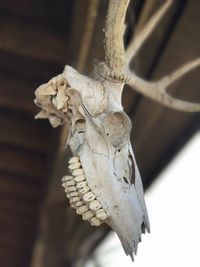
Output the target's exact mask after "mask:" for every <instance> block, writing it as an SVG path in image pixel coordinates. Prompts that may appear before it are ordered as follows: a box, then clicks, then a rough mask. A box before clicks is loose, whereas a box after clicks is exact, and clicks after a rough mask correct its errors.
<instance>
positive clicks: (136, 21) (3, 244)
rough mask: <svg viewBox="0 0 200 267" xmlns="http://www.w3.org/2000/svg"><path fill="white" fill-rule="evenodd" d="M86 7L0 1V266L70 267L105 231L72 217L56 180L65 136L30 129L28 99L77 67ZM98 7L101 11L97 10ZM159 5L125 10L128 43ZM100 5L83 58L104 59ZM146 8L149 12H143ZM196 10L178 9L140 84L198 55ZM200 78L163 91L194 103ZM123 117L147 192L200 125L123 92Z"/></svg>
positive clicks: (146, 50) (199, 98) (153, 1)
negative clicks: (128, 121) (66, 70)
mask: <svg viewBox="0 0 200 267" xmlns="http://www.w3.org/2000/svg"><path fill="white" fill-rule="evenodd" d="M90 2H91V1H89V0H85V1H80V0H75V1H67V0H57V1H48V0H20V1H15V0H0V266H2V267H28V266H32V267H68V266H71V264H72V263H74V261H76V260H78V259H79V260H80V259H81V258H83V257H89V256H90V254H91V253H92V251H93V249H94V248H95V247H96V246H97V245H98V244H99V242H100V241H101V240H102V238H103V237H104V236H105V235H106V233H107V232H108V231H109V229H108V228H107V227H106V226H103V227H99V228H97V229H96V228H93V227H91V226H90V225H89V224H88V223H86V222H83V221H82V220H81V219H80V217H79V216H78V215H76V214H75V212H74V211H73V210H71V209H70V208H69V205H68V202H67V200H66V198H65V194H64V192H63V189H62V187H61V185H60V184H61V183H60V179H61V177H62V175H63V174H64V173H66V171H67V164H66V163H67V156H68V154H69V151H66V152H63V151H62V153H60V150H59V145H60V144H62V142H61V138H62V136H63V133H64V134H65V132H64V131H62V136H61V131H60V129H52V127H51V126H50V125H49V123H48V122H47V121H45V120H37V121H35V120H34V115H35V114H36V113H37V111H38V109H37V107H36V106H35V105H34V104H33V99H34V90H35V89H36V88H37V86H39V85H40V84H41V83H44V82H46V81H48V80H49V79H50V78H51V77H52V76H55V75H57V74H59V73H61V72H62V70H63V66H64V65H65V64H68V65H72V66H73V67H76V66H77V65H78V62H79V58H80V53H81V52H80V51H81V47H82V40H83V38H84V32H85V27H86V20H87V15H88V8H89V4H90ZM97 2H98V1H97ZM163 2H164V1H161V0H148V1H147V0H146V1H143V0H135V1H132V2H131V4H130V7H129V10H128V14H127V25H128V27H127V33H126V38H125V42H126V44H127V43H128V41H129V40H130V36H132V35H133V34H134V28H135V26H136V27H138V28H139V27H142V26H143V25H144V22H145V21H146V20H147V18H148V17H149V16H150V15H151V14H152V13H153V11H154V10H156V9H157V8H158V7H159V6H160V4H161V3H163ZM107 3H108V1H106V0H101V1H99V8H98V13H97V20H96V24H95V28H94V33H93V36H92V41H91V44H90V53H89V56H88V58H87V62H86V64H85V66H84V68H83V73H85V74H88V73H91V71H92V68H93V64H94V59H96V60H98V61H101V60H103V59H104V51H103V34H104V33H103V30H102V29H103V28H104V22H105V15H106V9H107ZM147 3H150V4H149V6H148V7H147ZM199 10H200V1H199V0H188V1H185V0H177V1H174V4H173V6H172V7H171V9H170V10H169V12H168V13H167V15H166V16H165V18H164V19H163V20H162V22H161V23H159V25H158V27H157V29H156V30H155V31H154V33H153V35H152V37H151V38H150V39H149V40H148V41H147V43H146V44H145V45H144V47H143V48H142V49H141V51H140V53H139V55H138V56H137V58H136V60H135V61H134V63H133V68H134V70H135V71H136V72H137V73H138V74H140V75H141V76H142V77H146V78H147V79H157V78H159V77H162V76H163V75H165V74H167V73H170V72H171V71H173V70H175V69H176V68H177V67H179V66H181V65H182V64H184V63H186V62H188V61H190V60H192V59H195V58H197V57H198V56H199V54H200V46H199V43H200V27H199V26H200V18H199ZM199 85H200V83H199V69H197V70H195V71H193V72H191V73H190V74H188V75H187V76H185V77H184V78H183V79H181V80H180V81H177V82H176V83H174V84H173V86H171V88H169V89H170V90H171V92H172V94H173V95H174V96H176V97H179V98H181V99H185V100H188V101H196V102H200V90H199V89H200V88H199ZM123 103H124V107H125V111H126V112H127V113H128V115H129V116H130V118H131V120H132V122H133V130H132V134H131V141H132V143H133V146H134V150H135V154H136V158H137V161H138V165H139V168H140V171H141V174H142V178H143V183H144V187H145V189H147V188H148V186H150V185H151V183H152V182H153V180H154V179H155V178H156V176H157V175H158V174H159V172H160V171H162V170H163V168H164V167H165V166H166V165H167V164H168V163H169V161H170V160H172V159H173V157H174V156H175V154H176V153H177V152H178V151H179V150H180V149H181V148H182V147H183V146H184V144H185V143H186V142H187V141H188V140H189V138H190V137H191V136H192V135H193V134H194V133H195V131H197V130H198V129H199V128H198V127H199V125H200V117H199V115H198V114H186V113H184V112H179V111H175V110H170V109H169V108H166V107H162V106H161V105H160V104H157V103H154V102H152V101H151V100H149V99H146V98H145V97H143V96H141V95H139V94H137V93H135V92H134V91H133V90H131V89H130V88H128V87H126V88H125V90H124V93H123Z"/></svg>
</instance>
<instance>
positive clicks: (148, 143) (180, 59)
mask: <svg viewBox="0 0 200 267" xmlns="http://www.w3.org/2000/svg"><path fill="white" fill-rule="evenodd" d="M179 4H180V5H181V2H180V3H179ZM199 8H200V3H199V2H198V1H189V2H188V4H187V6H186V8H185V10H184V12H183V14H182V16H181V17H180V19H179V21H178V23H177V25H176V28H175V29H174V31H173V33H172V35H171V37H170V39H169V42H168V43H167V46H166V48H165V50H164V53H163V55H162V56H161V57H160V60H159V62H158V65H157V66H156V69H155V70H154V73H153V77H152V78H155V79H156V78H159V77H162V76H163V75H164V74H166V73H170V72H171V71H173V70H174V69H176V68H177V67H179V66H181V65H182V64H184V63H186V62H188V61H191V60H193V59H195V58H197V57H199V45H198V44H199V39H200V32H199V30H198V28H199V15H198V9H199ZM147 51H148V49H147ZM147 51H146V53H147ZM198 73H199V70H198V69H197V70H195V71H193V72H191V73H189V74H188V75H187V76H185V77H184V79H182V80H179V81H177V82H176V83H174V84H173V86H171V87H170V88H169V90H170V92H172V94H173V95H174V96H176V97H179V98H183V99H186V100H188V101H196V102H198V101H200V91H199V90H198V88H199V75H198ZM193 116H194V115H193V114H187V113H184V112H178V111H175V110H170V109H168V108H165V107H162V106H161V105H159V104H157V103H155V102H152V101H151V100H148V99H146V98H141V101H140V102H139V104H138V106H137V109H136V110H135V114H134V121H133V125H134V126H133V127H134V128H133V135H132V141H133V144H135V145H134V147H135V153H136V158H137V159H138V163H139V166H140V170H141V172H142V174H143V178H144V182H145V184H149V183H148V180H150V179H151V180H152V179H153V177H152V175H154V176H155V174H158V171H160V170H161V169H160V164H161V159H163V158H164V156H165V165H166V164H167V163H168V161H169V160H170V159H171V157H172V154H173V155H174V153H175V152H177V149H178V147H179V144H180V143H181V142H182V145H183V143H184V142H185V141H186V140H185V139H184V138H185V137H184V136H182V134H183V132H184V131H185V128H186V127H188V126H189V125H190V126H191V123H190V122H191V121H192V120H193ZM195 116H197V115H195ZM192 127H193V126H192ZM190 131H191V132H192V131H194V127H193V128H191V129H190ZM181 140H182V141H181ZM184 140H185V141H184ZM175 146H176V149H175ZM172 152H173V153H172ZM163 167H164V164H163V162H162V168H163ZM150 176H151V177H150Z"/></svg>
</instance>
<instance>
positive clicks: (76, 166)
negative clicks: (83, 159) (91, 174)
mask: <svg viewBox="0 0 200 267" xmlns="http://www.w3.org/2000/svg"><path fill="white" fill-rule="evenodd" d="M80 166H81V164H80V162H76V163H73V164H70V165H69V169H70V170H76V169H78V168H80Z"/></svg>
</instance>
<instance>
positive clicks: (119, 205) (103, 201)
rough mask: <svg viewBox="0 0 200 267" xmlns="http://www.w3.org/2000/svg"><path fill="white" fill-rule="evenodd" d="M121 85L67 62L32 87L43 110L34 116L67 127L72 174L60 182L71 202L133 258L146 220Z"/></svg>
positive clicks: (54, 124) (146, 222)
mask: <svg viewBox="0 0 200 267" xmlns="http://www.w3.org/2000/svg"><path fill="white" fill-rule="evenodd" d="M123 85H124V84H123V83H122V82H116V81H115V82H114V81H113V80H107V79H104V78H99V80H93V79H90V78H88V77H86V76H83V75H81V74H79V73H78V72H77V71H76V70H74V69H73V68H71V67H69V66H66V67H65V70H64V72H63V74H62V75H59V76H57V77H54V78H53V79H52V80H50V81H49V82H48V83H47V84H44V85H42V86H40V87H39V88H38V89H37V90H36V99H35V103H36V104H37V105H38V106H39V107H41V108H42V111H41V112H40V113H39V114H38V115H36V118H48V119H49V121H50V123H51V124H52V126H53V127H57V126H58V125H61V124H63V123H64V122H66V123H67V124H68V126H69V135H68V141H67V144H69V146H70V148H71V151H72V153H73V155H74V157H72V158H71V159H70V160H69V169H70V171H71V172H72V175H71V176H64V177H63V179H62V181H63V186H64V187H65V191H66V193H67V197H68V198H69V199H70V204H71V206H72V207H73V208H75V209H76V212H77V213H78V214H81V215H82V217H83V219H84V220H88V221H89V222H90V223H91V224H92V225H94V226H98V225H100V224H101V223H102V222H105V223H107V224H108V225H109V226H110V227H111V228H112V229H113V230H114V231H115V232H116V233H117V235H118V237H119V239H120V240H121V243H122V246H123V248H124V250H125V253H126V254H127V255H130V256H131V257H133V253H136V251H137V245H138V242H139V241H140V240H141V233H144V232H145V228H146V229H147V231H148V232H149V221H148V215H147V210H146V206H145V201H144V197H143V188H142V183H141V178H140V174H139V171H138V167H137V164H136V161H135V157H134V154H133V150H132V147H131V143H130V130H131V122H130V120H129V118H128V117H127V115H126V114H125V113H124V111H123V107H122V105H121V93H122V89H123Z"/></svg>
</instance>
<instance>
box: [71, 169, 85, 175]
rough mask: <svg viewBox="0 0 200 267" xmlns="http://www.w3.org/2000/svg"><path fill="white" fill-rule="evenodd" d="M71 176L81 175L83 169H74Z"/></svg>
mask: <svg viewBox="0 0 200 267" xmlns="http://www.w3.org/2000/svg"><path fill="white" fill-rule="evenodd" d="M72 174H73V176H79V175H82V174H83V169H76V170H74V171H73V172H72Z"/></svg>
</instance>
